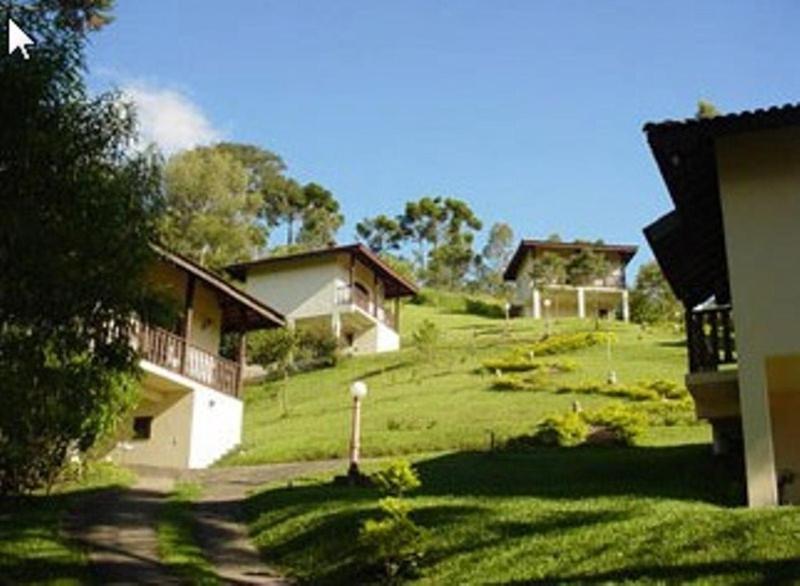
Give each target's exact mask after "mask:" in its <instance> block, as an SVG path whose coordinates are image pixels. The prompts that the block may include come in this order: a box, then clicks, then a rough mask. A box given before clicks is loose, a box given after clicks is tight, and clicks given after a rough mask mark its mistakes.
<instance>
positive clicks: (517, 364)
mask: <svg viewBox="0 0 800 586" xmlns="http://www.w3.org/2000/svg"><path fill="white" fill-rule="evenodd" d="M482 365H483V368H485V369H486V370H488V371H490V372H497V371H500V372H501V373H502V372H529V371H531V370H535V371H542V372H548V373H550V374H555V373H559V372H572V371H573V370H577V368H578V365H577V363H575V362H574V361H572V360H536V359H531V358H530V356H522V355H520V354H514V355H513V356H507V357H504V358H492V359H489V360H484V361H483V363H482Z"/></svg>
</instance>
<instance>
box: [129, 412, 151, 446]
mask: <svg viewBox="0 0 800 586" xmlns="http://www.w3.org/2000/svg"><path fill="white" fill-rule="evenodd" d="M152 428H153V418H152V417H149V416H148V417H134V418H133V439H135V440H146V439H150V433H151V431H152Z"/></svg>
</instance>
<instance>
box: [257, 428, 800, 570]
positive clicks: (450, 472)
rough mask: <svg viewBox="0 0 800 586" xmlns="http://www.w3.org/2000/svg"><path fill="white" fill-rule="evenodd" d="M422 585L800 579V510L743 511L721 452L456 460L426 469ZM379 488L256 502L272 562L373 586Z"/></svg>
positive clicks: (262, 497)
mask: <svg viewBox="0 0 800 586" xmlns="http://www.w3.org/2000/svg"><path fill="white" fill-rule="evenodd" d="M416 466H417V468H418V470H419V472H420V475H421V478H422V482H423V486H422V488H421V489H418V490H416V491H414V492H413V493H411V495H410V496H409V500H410V502H411V503H412V504H413V507H414V512H413V513H412V517H413V519H414V520H415V521H416V522H417V523H418V524H419V525H421V526H422V527H424V528H425V530H426V537H425V538H424V540H423V543H424V544H425V546H426V549H427V554H426V555H425V557H424V558H423V564H422V572H421V576H420V577H419V579H418V581H419V583H421V584H487V583H490V584H553V583H557V584H570V583H574V584H605V583H661V584H663V583H674V584H678V583H681V584H682V583H699V584H731V583H737V584H745V583H746V584H753V583H796V581H800V509H798V508H795V507H787V508H782V509H780V510H769V511H751V510H747V509H742V508H739V509H734V508H730V505H732V504H736V503H739V502H740V499H741V494H742V491H743V488H742V486H741V485H737V484H736V483H735V482H734V481H733V480H732V478H733V476H734V475H733V474H732V473H731V471H730V470H729V469H728V468H727V467H725V466H724V465H722V464H721V463H719V462H714V461H713V460H712V457H711V456H710V453H709V450H708V449H707V446H703V445H696V444H695V445H678V446H659V447H639V448H627V449H624V448H618V449H617V448H563V449H554V448H551V449H540V450H538V451H533V452H527V453H503V452H499V453H497V452H495V453H491V452H482V453H481V452H454V453H448V454H440V455H435V456H430V457H427V458H425V459H421V460H418V461H417V462H416ZM377 499H378V495H377V493H376V492H375V491H374V490H371V489H353V488H346V487H334V486H332V485H331V484H330V483H328V482H323V481H307V482H306V483H305V484H300V483H294V485H293V486H291V487H273V488H269V489H267V490H265V491H263V492H261V493H259V494H256V495H255V496H253V497H251V499H250V501H249V515H250V523H251V529H252V531H253V535H254V539H255V541H256V543H257V544H258V545H259V547H260V548H261V549H262V551H263V554H264V556H265V558H266V559H267V560H268V561H269V562H270V563H272V564H275V565H276V566H278V567H280V568H283V569H284V570H285V571H287V572H288V573H290V574H291V575H293V576H295V577H297V578H299V579H300V580H301V581H303V582H312V583H315V584H341V583H360V582H365V581H366V576H365V575H364V574H363V573H360V572H363V570H361V569H360V568H359V563H358V560H359V559H362V558H363V555H361V554H360V551H359V549H358V547H357V545H356V543H357V532H358V528H359V526H360V524H361V523H362V522H363V521H364V519H366V518H369V517H375V516H376V515H377V514H378V513H377V508H376V501H377Z"/></svg>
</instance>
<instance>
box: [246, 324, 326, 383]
mask: <svg viewBox="0 0 800 586" xmlns="http://www.w3.org/2000/svg"><path fill="white" fill-rule="evenodd" d="M247 346H248V356H249V357H250V359H251V360H252V361H253V362H254V363H256V364H258V365H259V366H262V367H263V368H264V369H266V370H267V371H271V372H273V373H277V374H278V375H283V374H286V373H287V372H288V371H293V370H310V369H313V368H319V367H330V366H335V365H336V364H337V362H338V360H339V344H338V341H337V340H336V338H335V336H334V335H333V334H332V333H331V332H323V331H315V330H292V329H288V328H280V329H274V330H264V331H261V332H256V333H254V334H253V335H252V336H250V337H249V338H248V342H247Z"/></svg>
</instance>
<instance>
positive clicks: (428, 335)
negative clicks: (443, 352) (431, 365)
mask: <svg viewBox="0 0 800 586" xmlns="http://www.w3.org/2000/svg"><path fill="white" fill-rule="evenodd" d="M411 337H412V339H413V340H414V344H415V345H416V346H417V349H418V350H419V351H420V352H425V353H428V352H431V351H433V350H434V349H435V348H436V346H437V344H438V343H439V328H438V327H437V326H436V324H435V323H433V322H432V321H431V320H429V319H426V320H423V322H422V323H421V324H420V325H419V326H418V327H417V329H416V330H414V332H413V333H412V334H411Z"/></svg>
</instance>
